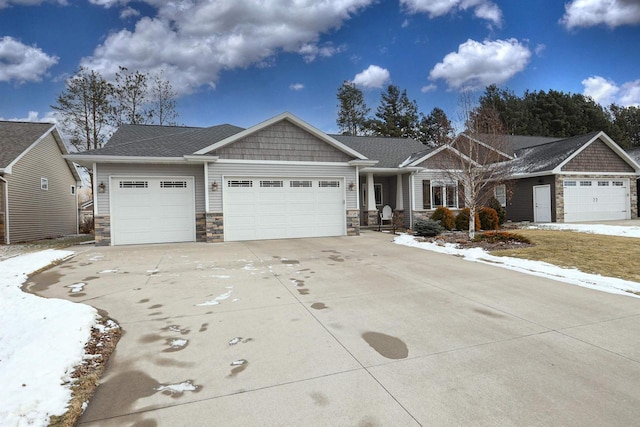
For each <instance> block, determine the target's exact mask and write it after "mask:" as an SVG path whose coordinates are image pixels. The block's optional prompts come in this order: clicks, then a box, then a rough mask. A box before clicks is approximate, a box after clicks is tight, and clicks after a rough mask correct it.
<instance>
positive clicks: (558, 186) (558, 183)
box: [555, 175, 638, 222]
mask: <svg viewBox="0 0 640 427" xmlns="http://www.w3.org/2000/svg"><path fill="white" fill-rule="evenodd" d="M565 179H576V180H579V179H589V180H594V179H620V180H622V179H628V180H629V196H630V199H631V201H630V204H631V218H632V219H634V218H638V183H637V181H636V177H635V176H629V175H598V176H593V175H556V180H555V190H556V222H564V186H563V185H562V184H563V180H565Z"/></svg>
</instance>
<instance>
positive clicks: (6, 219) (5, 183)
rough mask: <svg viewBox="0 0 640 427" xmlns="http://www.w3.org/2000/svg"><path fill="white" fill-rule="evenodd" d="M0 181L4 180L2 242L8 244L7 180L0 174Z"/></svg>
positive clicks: (9, 241) (9, 242)
mask: <svg viewBox="0 0 640 427" xmlns="http://www.w3.org/2000/svg"><path fill="white" fill-rule="evenodd" d="M0 181H2V182H4V242H5V244H7V245H9V244H11V240H10V239H9V182H8V181H7V180H6V179H4V178H3V177H1V176H0Z"/></svg>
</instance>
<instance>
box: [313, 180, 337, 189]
mask: <svg viewBox="0 0 640 427" xmlns="http://www.w3.org/2000/svg"><path fill="white" fill-rule="evenodd" d="M318 187H320V188H327V187H340V181H318Z"/></svg>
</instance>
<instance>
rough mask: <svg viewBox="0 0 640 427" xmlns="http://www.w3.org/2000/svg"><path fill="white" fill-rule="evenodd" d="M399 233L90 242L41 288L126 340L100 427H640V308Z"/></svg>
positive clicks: (99, 411)
mask: <svg viewBox="0 0 640 427" xmlns="http://www.w3.org/2000/svg"><path fill="white" fill-rule="evenodd" d="M390 240H391V236H389V235H387V234H382V233H376V232H366V233H364V234H363V235H362V236H360V237H344V238H318V239H299V240H279V241H258V242H246V243H224V244H209V245H207V244H197V243H192V244H177V245H154V246H129V247H106V248H86V247H79V248H76V249H77V250H78V251H79V253H78V255H77V256H76V257H75V258H73V259H72V260H70V261H68V262H66V263H64V264H62V265H60V266H58V267H56V268H54V269H52V270H49V271H47V272H44V273H42V274H39V275H37V276H34V277H33V278H32V280H31V282H30V283H29V288H30V289H31V290H34V291H36V292H38V293H40V294H41V295H44V296H48V297H60V298H66V299H70V300H73V301H79V302H80V301H82V302H85V303H87V304H91V305H94V306H95V307H98V308H100V309H103V310H105V311H107V312H108V313H109V315H110V316H111V317H113V318H114V319H116V320H117V321H118V322H119V323H120V324H121V325H122V328H123V330H124V335H123V337H122V339H121V341H120V343H119V345H118V347H117V350H116V352H115V354H114V356H113V358H112V360H111V362H110V364H109V366H108V369H107V371H106V374H105V376H104V377H103V381H102V385H101V386H100V387H99V388H98V391H97V394H96V395H95V397H94V399H93V400H92V401H91V403H90V405H89V407H88V409H87V410H86V412H85V414H84V416H83V417H82V419H81V425H84V426H132V425H136V426H211V425H216V426H258V425H259V426H276V425H278V426H279V425H283V426H285V425H304V426H315V425H326V426H351V425H353V426H411V425H424V426H435V425H486V426H496V425H518V426H523V425H566V426H582V425H608V426H614V425H620V426H627V425H637V423H638V419H640V387H639V386H638V384H640V340H639V339H638V332H639V331H640V300H639V299H634V298H630V297H625V296H618V295H611V294H606V293H601V292H597V291H592V290H589V289H585V288H580V287H577V286H572V285H568V284H564V283H560V282H555V281H550V280H545V279H540V278H537V277H534V276H530V275H524V274H520V273H516V272H512V271H508V270H504V269H500V268H494V267H492V266H489V265H479V264H475V263H470V262H466V261H463V260H461V259H459V258H456V257H453V256H446V255H440V254H435V253H430V252H426V251H422V250H417V249H412V248H408V247H404V246H399V245H395V244H392V243H390ZM78 282H84V283H86V286H85V287H84V289H83V291H82V292H81V293H76V294H70V293H69V291H70V288H68V287H66V286H68V285H71V284H74V283H78Z"/></svg>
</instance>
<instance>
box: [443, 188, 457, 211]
mask: <svg viewBox="0 0 640 427" xmlns="http://www.w3.org/2000/svg"><path fill="white" fill-rule="evenodd" d="M445 196H446V200H447V207H448V208H457V207H458V186H457V185H454V184H447V186H446V187H445Z"/></svg>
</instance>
